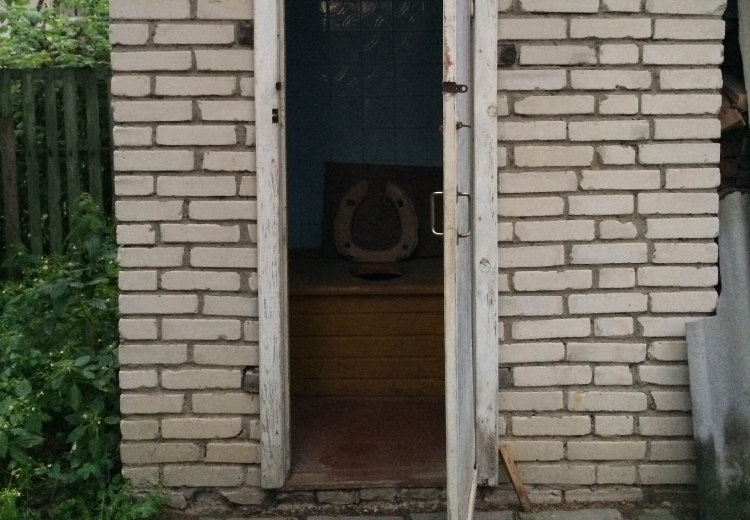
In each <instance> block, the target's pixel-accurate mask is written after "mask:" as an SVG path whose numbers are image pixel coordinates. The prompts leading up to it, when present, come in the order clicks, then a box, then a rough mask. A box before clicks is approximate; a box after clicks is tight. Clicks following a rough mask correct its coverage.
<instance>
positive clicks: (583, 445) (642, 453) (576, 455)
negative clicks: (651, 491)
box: [568, 441, 647, 460]
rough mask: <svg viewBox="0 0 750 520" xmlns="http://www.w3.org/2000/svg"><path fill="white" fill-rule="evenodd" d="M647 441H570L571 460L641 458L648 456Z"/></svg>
mask: <svg viewBox="0 0 750 520" xmlns="http://www.w3.org/2000/svg"><path fill="white" fill-rule="evenodd" d="M646 447H647V445H646V441H604V442H602V441H570V442H568V458H569V459H571V460H639V459H643V458H645V457H646Z"/></svg>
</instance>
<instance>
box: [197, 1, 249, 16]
mask: <svg viewBox="0 0 750 520" xmlns="http://www.w3.org/2000/svg"><path fill="white" fill-rule="evenodd" d="M252 17H253V0H198V18H205V19H219V20H251V19H252Z"/></svg>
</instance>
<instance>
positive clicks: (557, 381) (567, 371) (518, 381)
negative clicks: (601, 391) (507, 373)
mask: <svg viewBox="0 0 750 520" xmlns="http://www.w3.org/2000/svg"><path fill="white" fill-rule="evenodd" d="M512 372H513V381H514V383H515V386H517V387H524V386H568V385H587V384H589V383H591V380H592V375H591V367H587V366H554V367H552V366H546V367H544V366H538V367H515V368H513V370H512Z"/></svg>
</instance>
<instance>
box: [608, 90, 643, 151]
mask: <svg viewBox="0 0 750 520" xmlns="http://www.w3.org/2000/svg"><path fill="white" fill-rule="evenodd" d="M640 105H641V101H640V98H639V97H638V96H634V95H631V94H614V95H607V96H605V97H603V98H602V99H601V100H600V101H599V113H600V114H603V115H635V114H637V113H638V111H639V110H640ZM613 140H616V139H613Z"/></svg>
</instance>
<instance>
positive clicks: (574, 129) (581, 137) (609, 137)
mask: <svg viewBox="0 0 750 520" xmlns="http://www.w3.org/2000/svg"><path fill="white" fill-rule="evenodd" d="M568 126H569V128H570V139H571V140H573V141H638V140H643V139H648V138H649V135H650V128H649V122H648V121H645V120H628V121H580V122H579V121H571V122H570V123H569V124H568Z"/></svg>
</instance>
